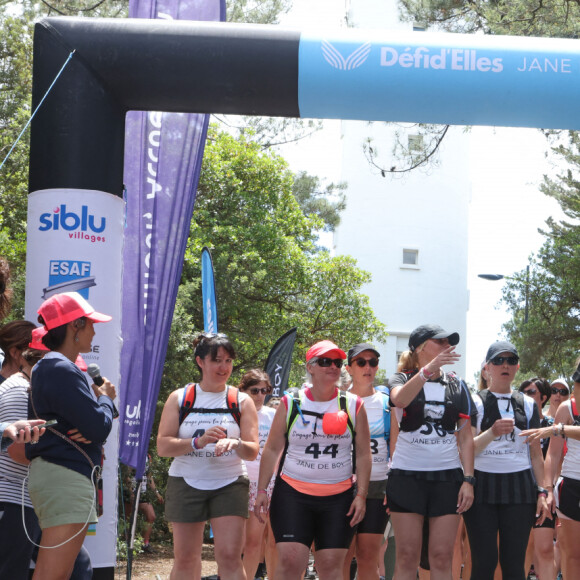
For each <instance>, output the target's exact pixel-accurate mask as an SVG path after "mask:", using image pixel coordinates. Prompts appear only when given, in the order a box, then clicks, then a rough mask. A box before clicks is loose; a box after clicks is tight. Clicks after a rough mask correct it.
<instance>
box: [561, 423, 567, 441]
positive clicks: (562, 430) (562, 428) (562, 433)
mask: <svg viewBox="0 0 580 580" xmlns="http://www.w3.org/2000/svg"><path fill="white" fill-rule="evenodd" d="M560 433H561V435H562V439H565V438H566V435H564V423H560Z"/></svg>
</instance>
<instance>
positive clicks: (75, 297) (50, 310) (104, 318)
mask: <svg viewBox="0 0 580 580" xmlns="http://www.w3.org/2000/svg"><path fill="white" fill-rule="evenodd" d="M38 314H40V316H42V318H43V320H44V327H45V328H46V330H52V329H53V328H56V327H57V326H62V325H63V324H67V323H69V322H72V321H73V320H76V319H77V318H82V317H83V316H84V317H86V318H88V319H89V320H92V321H93V322H109V320H111V319H112V317H111V316H109V315H108V314H101V313H100V312H97V311H96V310H95V309H94V308H93V307H92V306H91V305H90V304H89V303H88V302H87V301H86V300H85V299H84V298H83V297H82V296H81V295H80V294H79V293H78V292H63V293H61V294H55V295H54V296H51V297H50V298H48V299H47V300H45V301H44V302H43V303H42V305H41V306H40V308H39V309H38Z"/></svg>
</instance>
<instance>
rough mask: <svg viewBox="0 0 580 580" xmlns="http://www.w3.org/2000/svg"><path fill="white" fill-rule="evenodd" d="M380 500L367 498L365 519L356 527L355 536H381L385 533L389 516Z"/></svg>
mask: <svg viewBox="0 0 580 580" xmlns="http://www.w3.org/2000/svg"><path fill="white" fill-rule="evenodd" d="M383 501H384V500H382V499H373V498H368V497H367V511H366V512H365V517H364V518H363V519H362V521H361V522H360V523H359V525H358V526H357V530H356V533H357V534H381V535H383V534H384V533H385V528H386V527H387V522H388V521H389V516H388V514H387V506H386V505H384V503H383Z"/></svg>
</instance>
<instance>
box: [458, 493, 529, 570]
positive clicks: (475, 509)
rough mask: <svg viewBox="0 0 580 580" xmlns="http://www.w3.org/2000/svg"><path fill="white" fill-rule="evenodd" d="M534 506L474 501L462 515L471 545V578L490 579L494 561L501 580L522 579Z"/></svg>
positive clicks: (494, 566)
mask: <svg viewBox="0 0 580 580" xmlns="http://www.w3.org/2000/svg"><path fill="white" fill-rule="evenodd" d="M535 512H536V506H535V505H534V504H530V503H523V504H476V503H474V504H473V505H472V506H471V509H469V510H468V511H467V512H465V513H464V514H463V519H464V521H465V526H466V528H467V535H468V536H469V545H470V547H471V561H472V570H471V580H493V574H494V572H495V568H496V566H497V562H498V545H497V535H498V533H499V563H500V566H501V571H502V577H503V580H525V578H526V571H525V570H524V563H525V558H526V548H527V546H528V539H529V537H530V530H531V529H532V525H533V524H534V521H535V519H536V518H535Z"/></svg>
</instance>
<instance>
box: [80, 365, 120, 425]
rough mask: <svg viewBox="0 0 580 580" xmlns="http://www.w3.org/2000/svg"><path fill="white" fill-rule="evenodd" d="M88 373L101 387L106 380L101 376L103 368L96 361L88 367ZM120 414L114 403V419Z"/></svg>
mask: <svg viewBox="0 0 580 580" xmlns="http://www.w3.org/2000/svg"><path fill="white" fill-rule="evenodd" d="M87 373H88V374H89V377H91V379H93V383H95V385H97V387H100V386H101V385H102V384H103V383H104V382H105V379H104V378H103V377H102V376H101V369H100V368H99V365H98V364H96V363H91V364H90V365H89V366H88V368H87ZM118 416H119V411H117V407H115V403H113V419H116V418H117V417H118Z"/></svg>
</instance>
